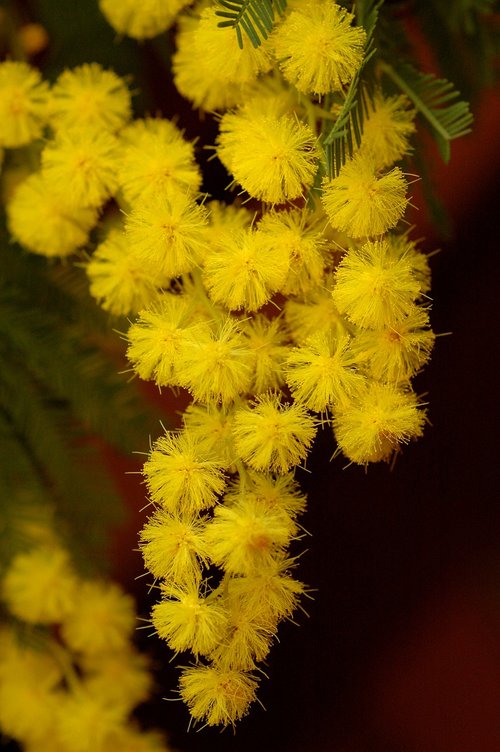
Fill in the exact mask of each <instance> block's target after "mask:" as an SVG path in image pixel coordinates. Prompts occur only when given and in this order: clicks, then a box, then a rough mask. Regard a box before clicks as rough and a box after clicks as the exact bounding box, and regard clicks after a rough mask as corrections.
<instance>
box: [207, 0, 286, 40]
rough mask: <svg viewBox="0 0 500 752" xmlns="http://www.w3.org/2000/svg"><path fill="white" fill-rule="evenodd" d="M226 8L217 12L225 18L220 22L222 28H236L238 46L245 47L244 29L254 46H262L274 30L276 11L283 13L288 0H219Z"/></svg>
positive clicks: (216, 12)
mask: <svg viewBox="0 0 500 752" xmlns="http://www.w3.org/2000/svg"><path fill="white" fill-rule="evenodd" d="M218 3H219V5H221V6H222V7H223V8H225V10H216V11H215V14H216V15H217V16H219V17H220V18H223V19H225V20H224V21H220V22H219V24H218V25H219V26H220V27H221V28H227V27H231V28H233V29H235V31H236V36H237V39H238V46H239V47H240V49H242V48H243V35H242V30H243V31H244V32H245V34H246V35H247V37H248V38H249V39H250V41H251V43H252V45H253V46H254V47H260V45H261V44H262V41H263V40H264V39H267V38H268V36H269V34H270V33H271V31H272V30H273V25H274V20H275V15H276V12H277V13H278V14H280V15H281V14H283V12H284V10H285V8H286V0H218Z"/></svg>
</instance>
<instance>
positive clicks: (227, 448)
mask: <svg viewBox="0 0 500 752" xmlns="http://www.w3.org/2000/svg"><path fill="white" fill-rule="evenodd" d="M233 419H234V409H232V408H228V407H224V406H220V405H215V404H213V403H212V404H209V405H201V404H197V403H191V404H190V405H188V407H187V408H186V410H185V411H184V415H183V422H184V427H185V428H186V429H187V430H188V432H189V433H190V434H191V436H193V438H194V439H195V440H196V442H197V444H198V446H199V447H200V449H201V450H202V451H203V452H206V453H207V454H209V455H210V456H213V457H214V458H216V459H217V461H218V462H220V464H221V466H222V467H224V468H225V469H228V468H229V467H231V465H232V464H233V463H234V461H235V459H236V457H237V453H236V449H235V447H234V439H233V433H232V426H233Z"/></svg>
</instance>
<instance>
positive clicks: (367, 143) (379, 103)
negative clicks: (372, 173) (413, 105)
mask: <svg viewBox="0 0 500 752" xmlns="http://www.w3.org/2000/svg"><path fill="white" fill-rule="evenodd" d="M367 107H368V113H367V117H365V119H364V122H363V136H362V139H361V145H360V147H359V148H360V152H361V153H362V154H364V155H365V156H368V157H369V158H371V159H372V160H373V163H374V164H375V165H376V167H377V169H383V168H385V167H390V166H391V165H393V164H394V162H398V161H399V160H400V159H402V158H403V157H404V156H405V155H406V154H408V153H409V152H410V143H409V139H410V136H412V134H413V133H415V130H416V127H415V122H414V121H415V115H416V113H415V110H412V109H410V101H409V99H407V98H406V97H405V96H403V95H399V96H393V97H384V95H383V94H382V92H381V91H380V90H377V91H376V92H375V95H374V97H373V99H370V97H367Z"/></svg>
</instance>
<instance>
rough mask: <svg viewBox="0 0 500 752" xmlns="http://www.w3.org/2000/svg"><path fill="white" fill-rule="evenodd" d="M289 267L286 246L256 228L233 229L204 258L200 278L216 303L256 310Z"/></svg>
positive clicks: (277, 284) (282, 279)
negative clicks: (279, 244)
mask: <svg viewBox="0 0 500 752" xmlns="http://www.w3.org/2000/svg"><path fill="white" fill-rule="evenodd" d="M288 269H289V255H288V253H287V249H286V248H285V247H277V246H275V245H273V244H272V243H271V242H270V240H269V239H268V238H267V237H266V235H265V234H263V233H261V232H259V231H258V230H257V231H255V230H252V229H248V230H239V231H238V230H235V231H234V232H232V233H231V235H229V234H227V235H226V236H225V237H222V238H221V239H220V242H219V243H218V245H217V246H216V247H215V249H214V250H213V251H212V252H211V253H209V254H208V255H207V257H206V259H205V265H204V273H203V280H204V283H205V286H206V288H207V290H208V293H209V295H210V297H211V298H212V300H213V301H214V302H215V303H220V304H221V305H224V306H226V307H227V308H229V309H231V310H237V309H241V308H243V309H244V310H246V311H256V310H257V309H259V308H261V307H262V306H263V305H264V304H265V303H267V302H268V301H269V300H270V299H271V297H272V295H273V294H274V293H275V292H276V291H277V290H279V289H280V287H281V285H282V284H283V283H284V281H285V277H286V275H287V273H288Z"/></svg>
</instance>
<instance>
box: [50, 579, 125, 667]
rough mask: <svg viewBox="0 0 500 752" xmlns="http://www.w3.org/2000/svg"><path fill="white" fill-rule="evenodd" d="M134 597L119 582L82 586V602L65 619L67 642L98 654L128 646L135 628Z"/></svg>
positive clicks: (72, 646)
mask: <svg viewBox="0 0 500 752" xmlns="http://www.w3.org/2000/svg"><path fill="white" fill-rule="evenodd" d="M135 621H136V617H135V610H134V602H133V599H132V598H131V597H130V596H129V595H127V594H126V593H124V592H123V590H122V589H121V588H119V587H117V586H116V585H113V584H111V583H107V582H98V581H94V580H89V581H88V582H83V583H82V584H81V585H80V586H79V587H78V603H77V605H76V607H75V608H74V609H73V610H72V611H71V613H69V614H68V615H67V616H66V617H65V618H64V621H63V624H62V627H61V631H62V635H63V638H64V641H65V642H66V644H67V645H68V646H69V647H70V648H71V649H72V650H74V651H75V652H76V653H85V654H86V655H97V654H99V653H106V652H109V651H113V650H123V649H124V648H126V647H127V645H128V643H129V641H130V639H131V636H132V632H133V630H134V627H135Z"/></svg>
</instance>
